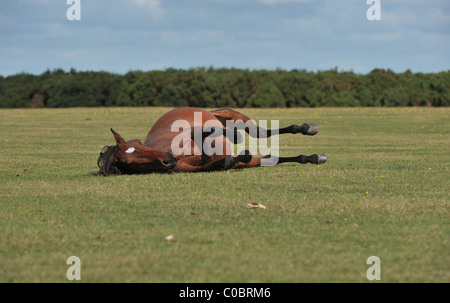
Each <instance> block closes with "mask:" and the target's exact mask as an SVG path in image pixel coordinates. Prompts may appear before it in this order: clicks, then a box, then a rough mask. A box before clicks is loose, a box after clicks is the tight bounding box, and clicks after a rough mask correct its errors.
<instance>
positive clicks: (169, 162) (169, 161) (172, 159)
mask: <svg viewBox="0 0 450 303" xmlns="http://www.w3.org/2000/svg"><path fill="white" fill-rule="evenodd" d="M166 155H167V156H168V157H169V158H168V159H164V160H162V161H161V164H162V165H164V166H165V167H170V168H172V167H174V166H175V165H176V164H177V161H178V159H177V158H176V157H175V156H174V155H173V154H172V153H171V152H166Z"/></svg>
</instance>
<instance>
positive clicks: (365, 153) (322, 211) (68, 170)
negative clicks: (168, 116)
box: [0, 108, 450, 282]
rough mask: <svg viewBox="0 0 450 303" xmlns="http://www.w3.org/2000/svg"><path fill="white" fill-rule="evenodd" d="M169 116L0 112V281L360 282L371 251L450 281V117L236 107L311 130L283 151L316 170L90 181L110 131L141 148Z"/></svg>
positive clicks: (392, 263)
mask: <svg viewBox="0 0 450 303" xmlns="http://www.w3.org/2000/svg"><path fill="white" fill-rule="evenodd" d="M166 111H168V109H166V108H108V109H97V108H95V109H43V110H31V109H30V110H28V109H22V110H0V152H1V156H0V191H1V196H0V197H1V198H0V282H64V281H67V279H66V271H67V269H68V267H69V265H66V259H67V258H68V257H69V256H78V257H79V258H80V259H81V262H82V265H81V276H82V282H122V281H123V282H367V281H368V280H367V278H366V271H367V269H368V268H369V265H366V260H367V258H368V257H370V256H378V257H380V259H381V278H382V282H450V271H449V269H450V268H449V265H450V258H449V235H450V229H449V214H450V212H449V192H450V174H449V163H450V138H449V133H450V119H449V115H450V109H449V108H387V109H385V108H375V109H368V108H351V109H345V108H344V109H335V108H319V109H272V110H270V109H267V110H262V109H261V110H257V109H244V110H242V112H243V113H245V114H247V115H249V116H250V117H252V118H254V119H256V120H258V119H266V120H269V119H280V126H288V125H290V124H293V123H297V124H300V123H303V122H313V123H317V124H318V125H319V126H320V133H319V134H318V135H317V136H315V137H306V136H302V135H300V134H298V135H283V136H281V137H280V146H281V150H280V153H281V155H283V156H297V155H299V154H301V153H303V154H312V153H325V154H326V155H327V156H328V163H326V164H325V165H320V167H318V166H316V165H300V164H291V163H286V164H282V165H280V166H277V167H267V168H253V169H246V170H233V171H226V172H212V173H198V174H172V175H157V174H152V175H140V176H118V177H107V178H105V177H93V176H90V173H91V172H94V171H96V160H97V157H98V153H99V151H100V149H101V147H102V146H104V145H111V144H113V143H114V139H113V137H112V135H111V133H110V132H109V128H110V127H113V128H114V129H115V130H116V131H118V132H119V133H120V134H121V135H122V136H124V137H125V139H127V140H131V139H135V138H139V139H141V140H143V139H145V136H146V135H147V132H148V130H149V129H150V127H151V125H152V124H153V123H154V122H155V121H156V119H157V118H158V117H160V116H161V115H162V114H163V113H165V112H166ZM16 174H19V176H16ZM252 202H258V203H261V204H263V205H265V206H267V209H266V210H262V209H256V210H255V209H253V210H250V209H247V208H246V205H247V203H252ZM191 212H196V213H197V214H194V215H193V214H191ZM168 235H173V236H174V237H175V238H176V240H177V241H176V242H172V243H169V242H166V241H165V240H164V238H165V237H166V236H168Z"/></svg>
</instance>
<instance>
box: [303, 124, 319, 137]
mask: <svg viewBox="0 0 450 303" xmlns="http://www.w3.org/2000/svg"><path fill="white" fill-rule="evenodd" d="M300 128H301V133H302V134H304V135H308V136H314V135H315V134H317V133H318V132H319V127H318V126H317V125H316V124H314V123H305V124H303V125H302V126H300Z"/></svg>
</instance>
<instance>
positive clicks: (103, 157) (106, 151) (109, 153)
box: [96, 145, 122, 176]
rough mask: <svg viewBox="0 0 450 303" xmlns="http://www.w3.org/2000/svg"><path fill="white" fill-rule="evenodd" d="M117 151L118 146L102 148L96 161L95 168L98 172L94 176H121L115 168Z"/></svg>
mask: <svg viewBox="0 0 450 303" xmlns="http://www.w3.org/2000/svg"><path fill="white" fill-rule="evenodd" d="M118 151H119V145H114V146H105V147H103V149H102V151H101V152H100V156H99V157H98V160H97V166H98V167H99V168H100V170H99V171H98V172H97V173H96V175H99V176H111V175H121V174H122V173H121V171H120V170H119V169H118V168H117V166H116V163H117V152H118Z"/></svg>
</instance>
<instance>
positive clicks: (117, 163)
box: [97, 107, 327, 176]
mask: <svg viewBox="0 0 450 303" xmlns="http://www.w3.org/2000/svg"><path fill="white" fill-rule="evenodd" d="M200 116H201V120H200V121H199V120H198V119H199V117H200ZM196 119H197V120H196ZM175 121H184V124H185V126H187V127H188V128H189V129H190V130H189V131H188V132H186V131H184V132H180V131H179V128H178V126H176V125H175V130H174V122H175ZM227 121H228V122H230V121H231V122H236V124H233V125H241V127H233V129H232V130H231V131H230V129H227V128H226V126H227V124H229V123H227ZM199 122H200V125H201V126H199ZM239 122H243V123H242V124H239ZM179 126H180V125H179ZM206 126H208V127H206ZM184 129H185V128H184ZM238 129H244V130H245V131H246V132H247V133H249V134H250V136H251V137H253V138H268V137H270V136H272V135H276V134H285V133H290V134H296V133H302V134H304V135H310V136H312V135H315V134H317V133H318V127H317V125H315V124H312V123H305V124H303V125H301V126H298V125H291V126H289V127H286V128H280V129H277V130H268V129H264V128H262V127H258V126H256V125H255V124H254V123H253V121H252V120H251V119H250V118H249V117H247V116H245V115H243V114H241V113H239V112H236V111H234V110H231V109H221V110H215V111H211V112H209V111H205V110H203V109H198V108H191V107H183V108H177V109H174V110H172V111H170V112H168V113H166V114H164V115H163V116H162V117H161V118H160V119H159V120H158V121H157V122H156V123H155V125H153V127H152V129H151V130H150V132H149V133H148V135H147V138H146V139H145V142H144V143H143V144H142V143H141V141H140V140H132V141H128V142H127V141H125V139H123V138H122V136H120V135H119V134H118V133H116V132H115V131H114V130H113V129H111V132H112V133H113V135H114V138H115V140H116V143H117V145H114V146H105V147H104V148H103V150H102V152H101V153H100V156H99V158H98V161H97V165H98V167H99V168H100V171H99V172H98V174H100V175H104V176H107V175H120V174H146V173H153V172H159V173H172V172H206V171H216V170H227V169H231V168H246V167H257V166H261V164H262V159H268V158H272V160H273V159H274V158H275V162H273V163H274V164H279V163H285V162H296V163H302V164H305V163H313V164H321V163H325V162H326V161H327V158H326V156H325V155H321V154H314V155H311V156H305V155H300V156H298V157H290V158H284V157H270V156H266V157H263V158H252V155H251V154H250V152H248V151H245V152H244V153H241V154H240V155H238V156H234V155H232V154H230V152H229V151H230V150H232V149H231V148H230V146H231V144H232V143H235V144H237V143H240V142H242V136H241V135H240V133H239V132H237V130H238ZM196 132H197V133H196ZM196 134H199V135H196ZM175 139H178V140H180V139H182V142H183V144H182V145H183V147H184V149H183V152H182V153H177V155H176V156H175V155H174V151H173V147H174V144H173V142H174V140H175ZM218 140H219V141H218ZM212 141H214V142H212ZM205 142H209V144H211V146H215V145H217V142H218V143H221V144H222V148H220V147H219V151H220V152H216V153H214V154H207V153H205V151H203V150H202V147H203V145H204V144H205ZM177 146H179V145H177ZM217 146H218V145H217ZM186 147H187V149H186Z"/></svg>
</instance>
